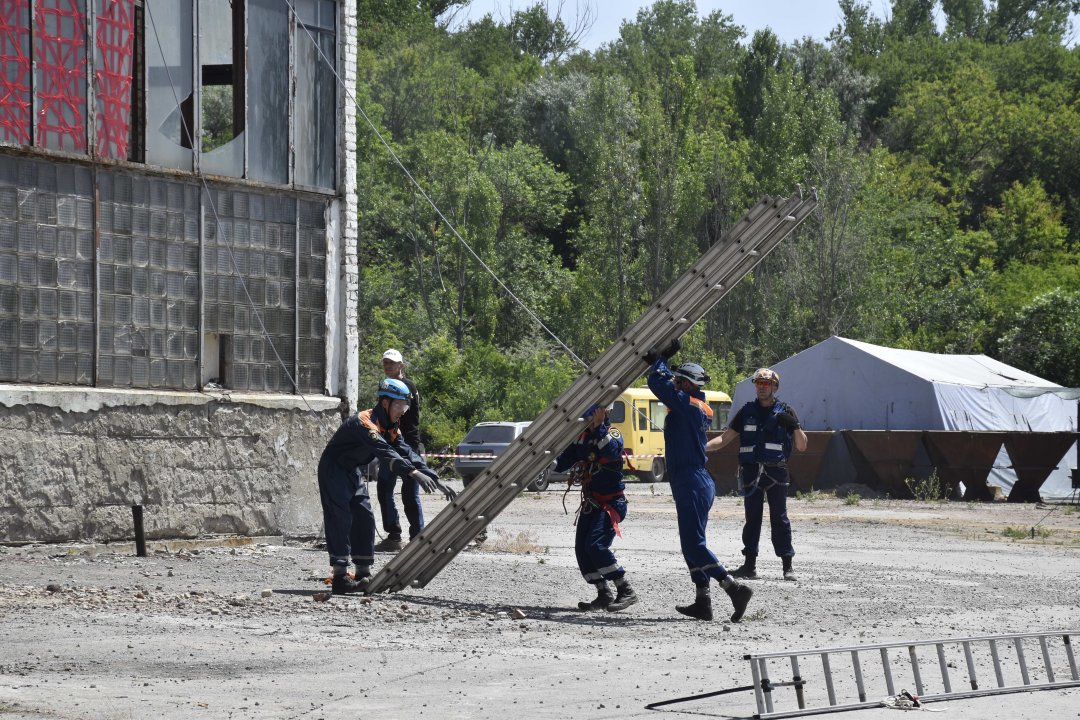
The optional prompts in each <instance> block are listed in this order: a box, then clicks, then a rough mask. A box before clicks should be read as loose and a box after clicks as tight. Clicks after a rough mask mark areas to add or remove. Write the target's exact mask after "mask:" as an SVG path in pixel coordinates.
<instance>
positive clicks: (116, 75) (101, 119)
mask: <svg viewBox="0 0 1080 720" xmlns="http://www.w3.org/2000/svg"><path fill="white" fill-rule="evenodd" d="M97 2H98V5H97V14H96V17H95V20H96V22H97V33H96V40H97V51H98V53H99V57H100V62H99V63H95V69H94V76H95V77H96V78H97V95H98V101H99V103H100V104H99V106H98V113H97V135H96V137H97V153H98V155H99V156H101V157H105V158H111V159H113V160H123V159H125V158H126V157H127V151H128V126H129V124H130V123H131V63H132V52H133V42H134V28H135V24H134V23H135V14H134V10H133V7H132V6H133V5H134V2H133V0H97Z"/></svg>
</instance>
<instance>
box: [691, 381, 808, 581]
mask: <svg viewBox="0 0 1080 720" xmlns="http://www.w3.org/2000/svg"><path fill="white" fill-rule="evenodd" d="M779 389H780V376H779V375H778V374H777V373H776V372H775V371H774V370H770V369H769V368H760V369H759V370H758V371H757V372H755V373H754V392H755V395H756V397H755V399H754V400H752V401H750V402H748V403H746V404H745V405H743V406H742V407H741V408H739V411H738V412H737V413H735V416H734V417H733V418H732V419H731V422H730V423H728V427H727V428H726V429H725V430H724V432H723V434H722V435H720V436H719V437H715V438H713V439H712V440H710V441H709V443H708V444H707V445H706V446H705V450H706V452H715V451H717V450H719V449H720V448H721V447H723V446H724V445H725V444H727V443H728V442H729V441H731V440H732V439H734V438H735V437H736V436H738V438H739V487H740V488H741V490H742V494H743V509H744V512H745V514H746V523H745V524H744V525H743V532H742V541H743V551H742V552H743V556H744V557H745V559H744V560H743V564H742V566H741V567H739V568H737V569H736V570H735V571H734V572H732V573H731V574H732V575H734V576H735V577H740V578H746V579H748V580H756V579H757V576H758V575H757V556H758V540H759V539H760V538H761V521H762V518H763V516H764V514H765V501H766V500H768V502H769V528H770V531H771V537H772V546H773V551H774V552H775V553H776V556H777V557H779V558H780V560H781V562H782V564H783V572H784V579H785V580H795V579H796V578H795V570H794V569H793V568H792V558H793V557H795V548H794V547H792V544H791V521H790V520H789V519H788V514H787V490H788V485H789V478H788V469H787V459H788V457H790V456H791V449H792V447H794V448H795V449H796V450H798V451H799V452H803V451H805V450H806V443H807V438H806V433H805V432H803V429H802V427H801V426H800V424H799V418H798V416H797V415H796V414H795V410H794V409H792V407H791V406H790V405H788V404H787V403H784V402H781V401H780V400H779V399H778V398H777V397H776V391H777V390H779Z"/></svg>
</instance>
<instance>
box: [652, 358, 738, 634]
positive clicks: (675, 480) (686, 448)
mask: <svg viewBox="0 0 1080 720" xmlns="http://www.w3.org/2000/svg"><path fill="white" fill-rule="evenodd" d="M678 350H679V343H678V341H677V340H675V341H672V343H671V344H670V345H669V346H668V347H667V348H666V349H664V350H663V351H660V352H658V351H653V350H650V351H649V353H648V354H646V356H645V359H646V360H647V361H648V362H650V363H651V364H652V372H651V373H649V389H650V390H652V391H653V394H654V395H656V397H658V398H659V399H660V400H661V401H662V402H663V403H664V405H666V406H667V408H668V413H667V417H666V418H665V419H664V458H665V459H666V460H667V466H668V477H669V478H670V481H671V494H672V496H673V497H674V498H675V511H676V513H677V515H678V522H679V543H680V544H681V546H682V553H683V557H684V558H685V559H686V565H687V567H689V568H690V579H691V580H692V581H693V582H694V585H695V586H696V588H697V595H696V597H695V599H694V602H693V603H692V604H690V605H678V606H676V607H675V609H676V610H677V611H679V612H680V613H682V614H683V615H688V616H690V617H693V618H697V619H698V620H712V618H713V612H712V597H711V595H710V593H709V580H710V578H711V579H714V580H716V581H717V582H719V583H720V587H722V588H724V591H725V592H727V594H728V596H729V597H730V598H731V604H732V606H733V607H734V612H733V613H732V615H731V621H732V622H738V621H739V620H740V619H742V616H743V613H745V612H746V606H747V605H748V604H749V603H750V597H751V596H752V595H753V594H754V593H753V590H751V589H750V588H749V587H747V586H746V585H742V584H740V583H738V582H737V581H736V580H735V579H734V578H733V577H731V575H730V574H728V571H727V569H726V568H725V567H724V565H723V563H721V562H720V561H719V560H717V559H716V555H714V554H713V553H712V552H711V551H710V550H709V548H708V546H707V545H706V543H705V525H706V523H707V522H708V520H709V510H710V509H711V508H712V504H713V500H714V499H715V496H716V485H715V483H714V482H713V479H712V476H711V475H709V472H708V470H706V469H705V442H706V436H705V431H706V430H708V429H709V427H710V426H711V425H712V408H710V407H709V403H707V402H706V401H705V393H703V392H702V391H701V388H702V387H704V385H705V383H706V382H708V380H709V376H708V375H707V374H706V373H705V369H704V368H702V367H701V366H700V365H698V364H696V363H683V364H682V365H679V366H678V367H676V368H675V370H674V372H673V371H672V370H671V369H670V368H668V364H667V361H668V360H669V359H670V358H671V356H672V355H674V354H675V353H676V352H678Z"/></svg>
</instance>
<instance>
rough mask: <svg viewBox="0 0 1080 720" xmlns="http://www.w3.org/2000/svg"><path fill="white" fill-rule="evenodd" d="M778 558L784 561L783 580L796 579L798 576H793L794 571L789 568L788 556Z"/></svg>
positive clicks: (789, 559) (789, 560)
mask: <svg viewBox="0 0 1080 720" xmlns="http://www.w3.org/2000/svg"><path fill="white" fill-rule="evenodd" d="M780 559H781V560H783V561H784V579H785V580H798V578H797V577H795V571H794V570H792V569H791V558H790V557H785V558H780Z"/></svg>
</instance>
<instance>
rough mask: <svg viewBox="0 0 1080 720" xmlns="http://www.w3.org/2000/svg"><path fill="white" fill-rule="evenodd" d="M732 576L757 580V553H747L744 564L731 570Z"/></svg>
mask: <svg viewBox="0 0 1080 720" xmlns="http://www.w3.org/2000/svg"><path fill="white" fill-rule="evenodd" d="M731 577H737V578H742V579H743V580H757V555H747V556H746V559H745V560H743V564H742V565H740V566H739V567H737V568H735V569H734V570H732V571H731Z"/></svg>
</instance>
